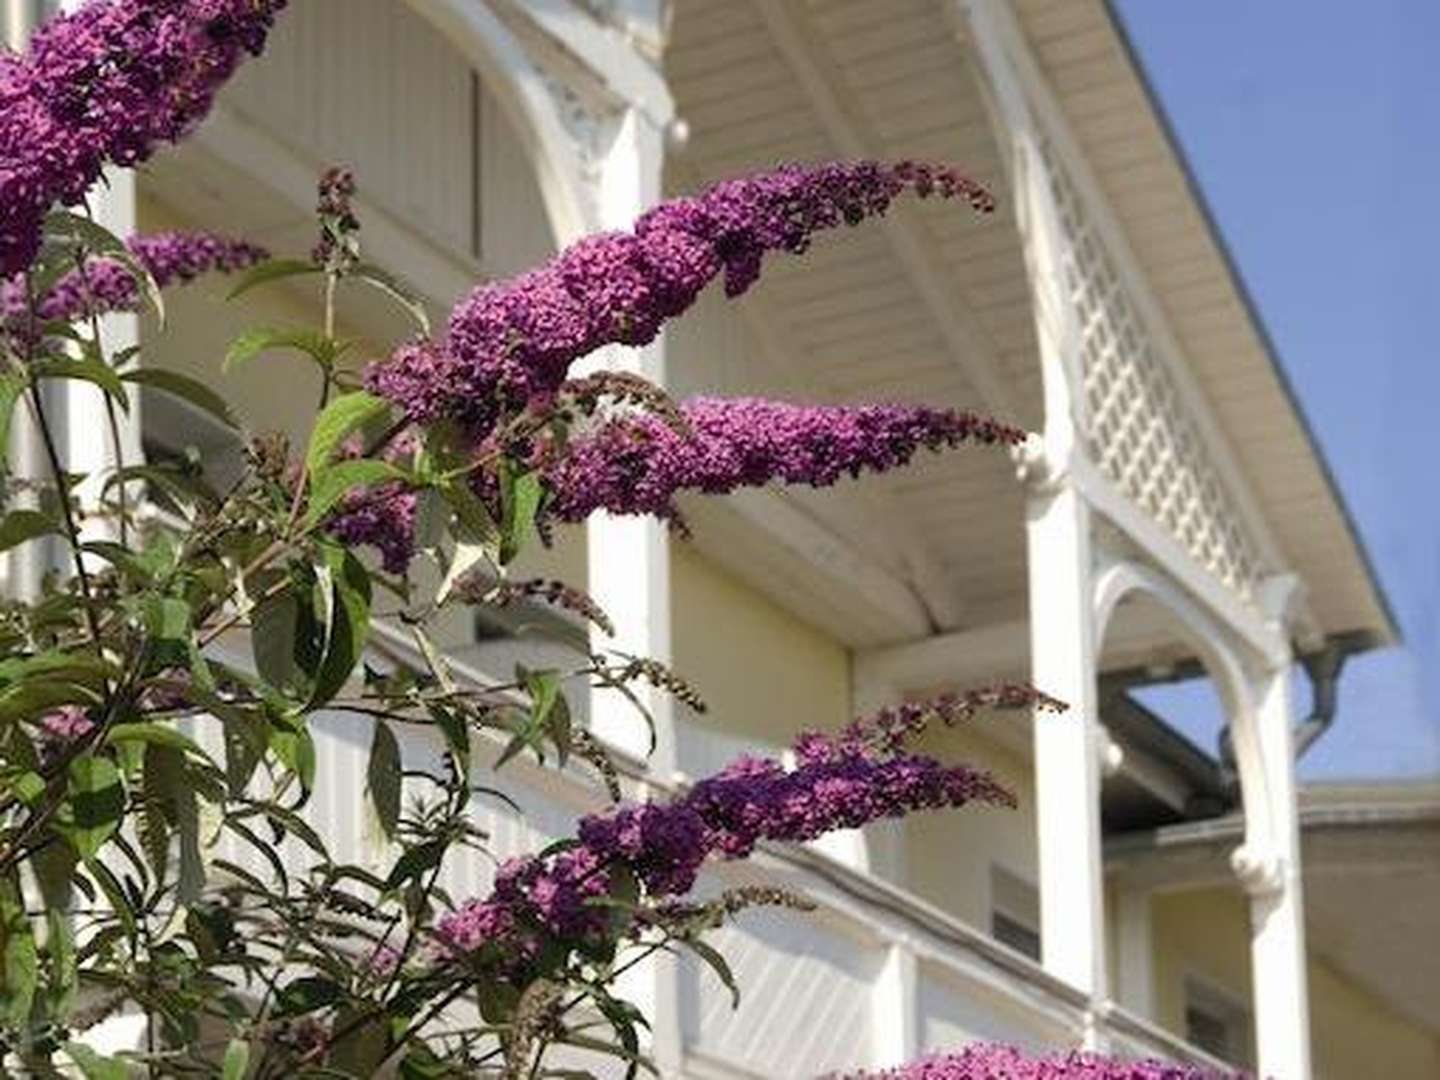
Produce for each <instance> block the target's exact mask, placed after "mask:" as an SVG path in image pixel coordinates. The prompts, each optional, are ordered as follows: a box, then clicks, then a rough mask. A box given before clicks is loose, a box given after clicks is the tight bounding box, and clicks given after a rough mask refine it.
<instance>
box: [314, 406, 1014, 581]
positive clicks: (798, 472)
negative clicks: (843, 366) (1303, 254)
mask: <svg viewBox="0 0 1440 1080" xmlns="http://www.w3.org/2000/svg"><path fill="white" fill-rule="evenodd" d="M678 414H679V419H680V422H679V423H678V424H677V423H674V422H673V421H671V420H669V419H667V418H664V417H657V416H650V415H641V414H630V415H624V416H619V417H612V418H610V419H608V420H605V421H603V422H602V423H601V424H599V425H598V426H597V427H595V428H594V429H593V430H590V431H588V432H584V433H582V434H580V435H577V436H575V437H573V438H572V439H570V440H568V442H567V443H566V444H565V445H564V447H563V448H561V447H545V446H541V447H539V448H538V449H537V450H536V452H535V464H536V465H537V466H538V467H539V469H540V475H541V478H542V482H543V485H544V488H545V491H546V493H547V502H546V506H545V510H544V514H545V516H546V517H547V518H550V519H554V520H558V521H562V522H568V523H576V522H580V521H584V520H585V519H586V518H588V517H589V516H590V515H591V514H593V513H595V512H596V511H598V510H606V511H609V512H610V513H613V514H628V515H636V514H653V515H655V516H657V517H661V518H665V519H669V520H672V521H678V520H679V517H678V512H677V510H676V508H675V503H674V500H675V497H676V496H677V495H680V494H682V493H684V492H700V493H703V494H707V495H723V494H728V493H730V492H733V491H736V490H738V489H740V488H746V487H761V486H764V485H765V484H768V483H771V482H772V481H778V482H781V483H785V484H798V485H805V486H808V487H815V488H821V487H828V486H830V485H832V484H834V483H835V482H836V481H838V480H840V479H841V478H842V477H846V476H849V477H856V476H859V475H860V474H861V473H863V472H876V473H881V472H888V471H890V470H892V469H896V468H899V467H901V466H903V465H906V464H908V463H909V462H910V461H911V460H912V459H913V458H914V456H915V454H916V453H917V452H918V451H919V450H922V449H928V450H932V451H939V450H945V449H950V448H953V447H958V446H960V445H962V444H964V443H967V442H974V443H978V444H980V445H999V446H1013V445H1016V444H1017V443H1019V442H1021V441H1023V439H1024V437H1025V433H1024V432H1023V431H1022V430H1021V429H1020V428H1016V427H1012V426H1010V425H1007V424H1002V423H999V422H997V421H994V420H991V419H988V418H986V417H981V416H977V415H975V414H974V413H970V412H966V411H964V410H958V409H935V408H929V407H926V406H918V405H861V406H844V405H795V404H791V403H788V402H780V401H765V400H761V399H758V398H738V399H727V398H695V399H692V400H690V401H686V402H682V403H681V404H680V406H679V410H678ZM493 480H494V478H493V476H492V475H490V474H489V473H486V472H483V471H482V472H477V473H476V474H475V487H476V489H477V492H478V493H479V494H480V495H481V496H482V497H485V498H487V499H493V497H494V493H493V487H494V483H493ZM415 507H416V497H415V495H414V493H413V492H412V491H409V490H408V489H407V488H406V487H405V486H404V485H403V484H391V485H388V486H386V487H383V488H380V489H377V490H375V491H373V492H370V493H367V494H366V496H364V497H363V498H360V499H357V500H354V501H353V502H352V503H351V504H349V505H348V506H347V507H346V508H343V509H342V511H341V512H340V513H339V514H338V515H337V516H336V518H335V519H334V520H333V521H332V523H331V524H330V531H331V533H332V534H333V535H335V536H337V537H339V538H340V539H343V540H345V541H346V542H347V543H350V544H368V545H371V546H373V547H375V548H377V549H378V550H379V551H380V552H381V553H382V556H383V561H384V566H385V569H386V570H388V571H390V572H392V573H398V572H400V571H402V570H403V569H404V568H405V567H406V565H408V563H409V562H410V559H411V558H412V557H413V555H414V542H413V528H414V520H415Z"/></svg>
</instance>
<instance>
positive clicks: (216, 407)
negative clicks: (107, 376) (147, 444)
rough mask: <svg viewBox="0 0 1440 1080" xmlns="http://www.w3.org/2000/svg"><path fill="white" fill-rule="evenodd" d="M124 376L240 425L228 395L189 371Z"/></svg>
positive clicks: (138, 372) (141, 371)
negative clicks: (227, 397) (206, 383)
mask: <svg viewBox="0 0 1440 1080" xmlns="http://www.w3.org/2000/svg"><path fill="white" fill-rule="evenodd" d="M120 379H121V381H122V382H127V383H135V384H136V385H138V386H148V387H150V388H151V389H154V390H161V391H164V392H165V393H167V394H170V395H171V396H172V397H178V398H180V399H181V400H182V401H187V402H189V403H190V404H191V405H194V406H195V407H196V408H197V409H200V410H202V411H203V412H206V413H209V414H210V415H211V416H213V417H215V419H217V420H219V421H220V422H221V423H222V424H224V425H225V426H226V427H229V428H239V426H240V424H239V422H238V421H236V419H235V414H234V413H232V412H231V411H230V406H229V405H227V404H226V403H225V399H224V398H223V397H221V396H220V395H219V394H217V393H216V392H215V391H214V390H212V389H210V387H208V386H206V385H205V384H204V383H202V382H200V381H199V380H198V379H192V378H191V377H190V376H189V375H182V374H180V372H178V371H169V370H167V369H165V368H139V369H137V370H135V371H127V372H125V373H124V374H123V375H121V376H120ZM0 389H3V388H0Z"/></svg>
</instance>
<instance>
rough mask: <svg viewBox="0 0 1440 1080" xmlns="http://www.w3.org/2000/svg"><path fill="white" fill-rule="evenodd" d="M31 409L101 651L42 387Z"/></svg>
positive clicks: (34, 394) (87, 576) (34, 395)
mask: <svg viewBox="0 0 1440 1080" xmlns="http://www.w3.org/2000/svg"><path fill="white" fill-rule="evenodd" d="M30 407H31V408H32V409H33V410H34V411H35V423H36V426H37V427H38V428H39V429H40V438H41V441H42V442H44V444H45V456H46V457H47V458H48V459H49V461H50V472H51V474H52V475H53V476H54V478H55V489H56V491H57V493H58V494H59V498H60V512H61V515H62V516H63V517H64V519H65V533H66V538H67V539H68V540H69V541H70V553H71V555H72V556H73V557H74V561H75V574H76V576H77V577H78V578H79V579H80V593H81V595H82V596H83V597H84V598H85V603H84V604H83V605H81V606H82V607H84V609H85V622H86V625H87V626H88V627H89V629H90V639H91V640H92V641H93V642H94V644H95V648H96V649H97V650H98V649H99V648H100V622H99V620H98V619H96V617H95V607H94V603H95V600H94V594H93V592H92V590H91V588H90V573H89V571H87V570H86V569H85V559H84V554H83V553H82V552H81V550H80V528H79V526H78V525H76V523H75V512H74V510H73V509H72V508H71V506H70V493H69V492H68V491H67V490H66V485H65V467H64V465H62V464H61V462H60V451H59V450H58V449H56V446H55V433H54V432H53V431H52V430H51V429H50V420H49V418H48V417H47V416H46V415H45V406H44V403H43V402H42V401H41V397H40V387H39V386H38V385H37V384H36V383H34V382H32V383H31V384H30Z"/></svg>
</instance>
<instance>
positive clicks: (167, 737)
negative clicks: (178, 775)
mask: <svg viewBox="0 0 1440 1080" xmlns="http://www.w3.org/2000/svg"><path fill="white" fill-rule="evenodd" d="M126 742H138V743H145V744H146V745H149V746H164V747H168V748H169V749H171V750H179V751H182V752H184V753H190V754H196V755H198V756H200V757H203V758H206V759H207V760H208V759H209V755H207V754H206V753H205V751H204V750H202V749H200V747H199V746H198V745H197V744H196V742H195V740H194V739H192V738H190V737H189V736H188V735H185V734H182V733H181V732H179V731H177V730H176V729H175V728H173V727H167V726H166V725H164V724H156V723H152V722H150V721H148V720H137V721H134V722H132V723H128V724H116V725H115V726H114V727H112V728H110V730H109V731H107V732H106V733H105V743H106V745H110V744H112V743H126Z"/></svg>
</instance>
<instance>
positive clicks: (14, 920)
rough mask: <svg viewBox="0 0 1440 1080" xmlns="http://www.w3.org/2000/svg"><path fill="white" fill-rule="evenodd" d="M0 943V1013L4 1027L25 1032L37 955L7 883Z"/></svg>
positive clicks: (0, 903) (1, 898)
mask: <svg viewBox="0 0 1440 1080" xmlns="http://www.w3.org/2000/svg"><path fill="white" fill-rule="evenodd" d="M0 942H3V950H0V951H3V955H4V963H3V966H0V976H3V978H4V985H3V987H0V1013H3V1015H4V1018H5V1020H6V1022H7V1024H8V1026H10V1027H12V1028H25V1027H28V1026H29V1022H30V1007H31V1004H32V1003H33V1002H34V1000H35V984H36V981H37V979H38V976H39V970H40V952H39V950H38V949H37V948H36V946H35V931H34V928H33V927H32V926H31V925H30V919H29V917H28V916H26V914H25V906H24V905H23V904H22V903H20V898H19V897H18V896H17V895H16V893H15V890H14V888H13V887H12V886H10V885H9V884H8V883H7V884H6V886H5V888H4V891H3V894H0Z"/></svg>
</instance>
